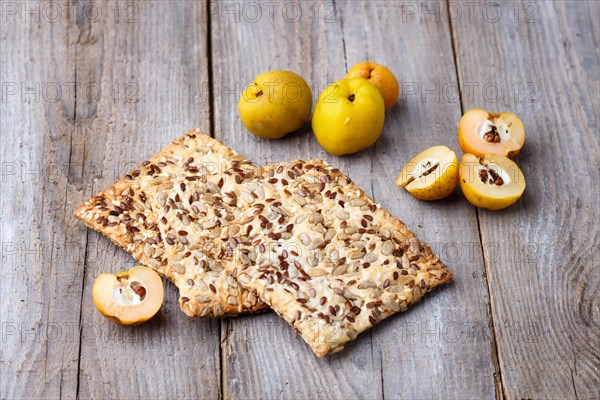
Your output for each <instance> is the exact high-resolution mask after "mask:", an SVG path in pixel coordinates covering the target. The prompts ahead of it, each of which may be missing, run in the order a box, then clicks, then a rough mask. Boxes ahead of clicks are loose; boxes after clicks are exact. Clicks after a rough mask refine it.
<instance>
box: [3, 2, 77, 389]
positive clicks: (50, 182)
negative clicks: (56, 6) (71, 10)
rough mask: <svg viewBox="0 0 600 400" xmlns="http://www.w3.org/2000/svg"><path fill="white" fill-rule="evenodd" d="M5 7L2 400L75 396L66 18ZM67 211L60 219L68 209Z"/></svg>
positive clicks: (73, 160) (72, 159)
mask: <svg viewBox="0 0 600 400" xmlns="http://www.w3.org/2000/svg"><path fill="white" fill-rule="evenodd" d="M5 5H7V4H3V5H2V18H3V21H2V23H0V47H1V49H2V50H1V56H0V82H2V83H1V84H2V92H1V94H2V99H1V100H0V101H1V106H0V109H1V111H0V138H1V150H0V157H1V168H2V174H1V177H0V179H1V183H0V193H1V195H0V196H1V203H2V212H1V214H2V224H1V228H0V231H1V232H2V233H1V242H2V279H1V280H0V307H1V312H0V315H1V319H2V343H1V344H0V346H1V348H2V350H1V353H0V358H1V368H0V370H1V372H0V374H1V375H0V382H1V384H0V397H2V398H58V397H59V396H64V397H65V398H74V397H75V393H76V390H77V376H78V375H77V360H78V352H79V329H78V324H79V312H80V307H79V299H80V297H81V290H82V288H81V281H82V278H83V274H82V269H81V266H82V265H83V260H84V248H85V236H84V237H80V236H77V235H76V233H77V232H78V231H79V229H78V226H77V225H78V224H77V223H76V222H75V221H73V220H72V219H71V217H70V215H69V212H68V210H69V209H70V208H72V207H73V206H74V204H75V203H77V202H78V201H80V200H82V196H81V195H80V193H78V192H77V190H75V188H74V186H73V185H72V183H71V179H72V178H71V177H72V175H73V174H76V173H77V170H78V169H80V168H81V163H82V157H81V156H80V155H77V154H75V155H73V154H71V146H70V142H71V138H72V136H73V133H74V127H73V121H72V117H73V113H74V97H73V96H72V94H71V93H72V92H70V91H69V90H70V89H69V87H68V86H67V85H68V83H72V82H74V71H75V69H74V57H73V55H74V48H73V47H72V46H71V41H72V37H71V36H70V30H69V24H68V21H67V20H66V19H64V18H62V19H60V20H57V21H55V22H54V23H50V22H48V20H46V19H44V18H42V16H41V15H40V14H39V13H37V12H36V11H35V9H34V10H33V11H32V12H31V13H29V14H27V13H25V12H24V10H23V8H22V7H24V3H23V2H11V4H10V5H9V6H14V7H12V8H10V9H7V8H5ZM65 211H66V213H65Z"/></svg>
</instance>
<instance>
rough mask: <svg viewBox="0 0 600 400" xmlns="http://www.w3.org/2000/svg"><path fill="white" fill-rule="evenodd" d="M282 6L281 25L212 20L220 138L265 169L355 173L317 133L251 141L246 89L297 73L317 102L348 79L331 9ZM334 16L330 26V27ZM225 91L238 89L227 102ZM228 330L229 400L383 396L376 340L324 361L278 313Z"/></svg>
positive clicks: (221, 16) (233, 323)
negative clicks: (260, 80) (282, 72)
mask: <svg viewBox="0 0 600 400" xmlns="http://www.w3.org/2000/svg"><path fill="white" fill-rule="evenodd" d="M229 4H234V3H229ZM235 4H243V3H235ZM277 4H278V8H277V11H276V12H275V13H274V14H273V18H270V17H269V15H268V14H263V17H262V19H261V20H260V21H256V22H252V20H251V19H250V18H243V15H242V14H241V13H240V14H239V15H240V16H241V18H239V19H238V20H236V19H235V18H234V15H231V14H226V9H225V8H219V9H217V13H216V14H215V15H214V16H213V18H212V48H213V72H214V83H215V87H216V90H215V93H216V97H215V100H216V101H215V137H216V138H217V139H219V140H221V141H223V142H224V143H225V144H227V145H229V146H231V147H232V148H234V149H236V150H237V151H238V152H240V153H241V154H243V155H245V156H246V157H248V158H249V159H250V160H252V161H254V162H256V163H258V164H261V163H266V162H276V161H286V160H293V159H298V158H303V159H309V158H323V159H325V160H328V161H330V162H331V163H332V164H335V165H337V166H339V167H340V168H342V169H343V170H345V171H347V170H348V169H347V166H348V160H344V159H339V158H334V157H331V156H330V155H328V154H326V153H325V152H324V151H323V150H322V149H321V148H320V147H319V145H318V144H317V142H316V140H315V139H314V137H313V135H312V133H311V131H310V126H307V127H306V128H305V129H301V130H300V132H297V133H292V134H290V135H288V136H286V137H285V138H284V139H281V140H271V141H267V140H259V139H257V138H255V137H254V136H253V135H251V134H250V133H249V132H248V131H247V130H246V129H245V128H244V127H243V125H242V123H241V121H240V119H239V113H238V111H237V106H236V104H237V100H238V97H239V94H240V93H241V89H242V88H243V87H244V86H245V85H246V84H248V83H250V82H252V80H253V79H254V77H255V76H256V75H258V74H260V73H262V72H265V71H268V70H271V69H289V70H292V71H294V72H296V73H298V74H300V75H301V76H303V77H304V78H305V79H306V80H307V82H308V84H309V86H311V88H312V90H313V98H314V99H315V101H316V97H317V96H318V95H319V94H320V92H321V90H322V89H323V88H324V86H325V85H326V84H327V83H328V82H333V81H335V80H337V79H339V77H343V76H344V75H345V72H346V71H345V69H344V49H343V39H342V32H341V25H340V23H339V20H338V19H337V17H336V16H335V15H333V16H331V15H330V14H331V12H332V11H333V8H332V7H331V3H312V2H306V3H299V2H282V3H279V2H277ZM295 6H300V7H301V8H300V9H301V10H302V11H301V12H300V13H301V14H300V16H299V17H297V18H292V16H293V15H298V14H291V13H292V11H293V9H292V7H295ZM242 7H243V5H242ZM286 7H290V8H289V9H288V10H289V15H287V14H283V10H284V9H286ZM315 9H316V11H315ZM316 13H318V15H317V14H316ZM327 17H329V18H330V19H328V21H330V22H326V21H325V19H326V18H327ZM218 88H236V89H235V91H234V92H233V93H230V94H224V93H222V94H223V95H221V94H219V91H218ZM221 92H223V91H222V90H221ZM357 165H358V164H357ZM350 173H351V175H356V174H352V172H350ZM364 176H366V173H363V177H364ZM353 177H355V176H353ZM367 182H368V181H367V180H365V179H363V182H361V183H367ZM222 331H223V333H224V336H223V338H222V339H223V342H224V348H223V355H222V357H223V373H224V377H223V385H224V394H225V396H226V397H227V398H260V399H265V398H285V399H294V398H345V399H352V398H380V397H382V387H381V360H380V355H379V354H378V353H374V352H372V351H371V350H372V346H371V340H370V335H369V334H368V333H367V334H365V335H362V336H360V338H359V340H356V341H355V343H353V344H351V345H350V346H348V348H347V349H346V350H345V351H343V352H341V353H338V354H335V355H333V356H331V357H328V358H325V359H318V358H316V357H315V356H314V354H313V353H312V351H311V350H310V348H309V347H308V346H307V345H306V344H305V343H304V342H303V341H302V340H301V339H300V338H299V336H298V335H297V334H296V333H295V332H294V331H293V330H292V328H291V327H289V326H288V324H287V323H286V322H285V321H284V320H282V319H281V318H279V317H277V316H276V315H275V314H274V313H268V314H264V315H259V316H252V317H241V318H235V319H230V320H228V321H227V322H225V323H224V327H223V329H222ZM332 382H335V384H333V383H332Z"/></svg>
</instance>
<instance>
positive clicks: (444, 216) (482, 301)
mask: <svg viewBox="0 0 600 400" xmlns="http://www.w3.org/2000/svg"><path fill="white" fill-rule="evenodd" d="M337 4H338V6H339V7H340V11H341V14H340V18H341V20H342V22H343V27H344V39H345V46H346V51H347V63H348V67H350V66H352V65H354V64H355V63H357V62H360V61H365V60H375V61H377V62H379V63H381V64H384V65H386V66H389V67H390V68H391V69H392V71H393V72H394V73H395V74H396V76H397V78H398V80H399V81H400V82H401V91H402V92H403V93H402V94H401V96H400V101H399V104H397V105H396V106H395V107H394V108H393V109H392V110H390V111H389V112H388V113H387V115H386V121H385V128H384V132H383V133H382V137H381V138H380V139H379V141H378V142H377V143H376V145H375V147H374V148H372V149H369V150H367V151H365V152H364V153H363V154H364V155H365V156H366V157H365V158H363V157H358V159H357V160H355V159H354V158H353V159H352V160H351V162H352V164H354V165H355V164H356V163H357V162H358V163H359V165H360V166H361V169H363V170H364V171H366V173H365V174H364V175H365V176H364V179H363V177H362V176H360V174H359V178H360V179H361V180H363V181H364V182H362V184H363V186H364V187H369V186H368V185H369V184H371V185H372V194H373V195H374V198H375V199H376V200H377V201H378V202H380V203H381V204H382V205H383V206H384V207H386V208H388V209H389V210H390V211H391V212H392V213H393V214H394V215H396V216H398V217H400V218H401V219H402V220H403V221H404V222H405V223H407V225H408V227H409V228H411V229H412V230H413V231H414V232H415V233H416V234H417V235H418V236H419V237H420V238H422V239H423V240H425V241H426V242H429V243H430V244H431V245H432V248H433V249H434V251H436V252H437V253H438V254H439V255H440V257H441V258H442V260H444V261H445V262H446V263H447V264H448V266H449V268H450V270H451V271H453V273H454V274H455V279H454V282H453V283H452V284H451V285H450V286H448V287H444V288H440V289H438V292H435V293H431V294H430V295H428V296H426V297H425V298H424V299H423V300H422V303H420V304H417V305H415V306H414V308H413V309H412V310H410V311H409V312H407V313H405V314H403V315H398V316H396V317H394V318H390V320H389V321H385V322H384V323H382V324H381V325H380V326H378V327H376V328H375V329H374V330H373V332H372V337H373V346H374V352H379V353H380V354H381V360H382V371H383V389H384V395H385V396H384V397H385V398H458V397H460V398H493V397H494V393H495V390H496V389H495V385H494V375H495V370H494V363H493V355H492V350H493V346H492V341H491V339H490V336H489V335H488V325H489V320H488V307H489V303H488V302H489V299H488V296H487V289H486V285H485V282H484V280H483V279H482V276H483V272H484V267H483V262H482V261H483V258H482V254H481V246H480V242H479V236H478V229H477V220H476V215H475V212H474V211H473V210H471V209H470V207H469V206H468V204H466V202H465V201H464V200H462V199H461V198H460V196H459V195H458V194H454V195H453V196H451V197H450V198H449V199H446V200H443V201H439V202H432V203H428V202H421V201H419V200H416V199H414V198H413V197H412V196H410V195H409V194H408V193H407V192H406V191H405V190H404V189H401V188H398V187H396V186H395V184H394V181H395V179H396V178H397V176H398V174H399V172H400V169H401V168H402V166H403V165H404V163H406V162H408V161H409V160H410V158H412V157H413V156H414V155H416V154H417V153H419V152H420V151H422V150H424V149H426V148H428V147H430V146H434V145H446V146H448V147H450V148H451V149H453V150H455V151H457V152H458V151H460V149H459V147H458V144H457V141H456V134H455V128H454V123H455V122H454V121H458V118H459V117H460V104H459V103H458V101H453V98H452V96H449V97H444V89H443V88H444V87H445V86H447V84H450V83H452V82H455V81H456V69H455V66H454V60H453V53H452V44H451V41H450V29H449V25H448V22H447V20H445V19H442V18H440V19H439V21H438V20H436V19H435V18H431V17H430V18H427V19H425V20H424V21H422V20H421V19H420V18H419V16H418V14H417V13H415V15H412V13H411V12H409V11H410V9H408V8H405V7H404V6H391V5H390V4H389V3H388V2H385V1H374V2H355V1H348V2H344V3H342V4H340V3H339V2H338V3H337ZM435 4H438V5H439V3H428V4H427V7H433V6H435ZM405 5H406V4H405ZM408 5H409V6H410V5H416V6H423V5H417V4H416V3H412V4H408ZM442 5H443V3H442ZM427 91H429V94H427V93H428V92H427ZM456 98H458V97H456Z"/></svg>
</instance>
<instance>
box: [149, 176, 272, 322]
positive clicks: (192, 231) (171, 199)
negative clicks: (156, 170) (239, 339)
mask: <svg viewBox="0 0 600 400" xmlns="http://www.w3.org/2000/svg"><path fill="white" fill-rule="evenodd" d="M254 172H255V168H254V167H253V166H249V165H233V166H232V167H231V168H227V169H224V170H223V171H221V173H220V174H214V175H206V176H205V177H204V178H205V179H197V180H193V181H189V180H187V179H188V176H187V175H185V174H184V175H183V176H173V177H172V179H171V181H172V182H173V183H174V187H173V188H172V189H168V190H164V191H160V192H158V194H157V200H158V201H157V205H158V208H157V211H156V212H157V215H158V221H159V222H158V227H159V230H160V233H161V236H162V237H163V238H164V246H165V255H166V257H167V258H168V259H169V262H170V265H171V268H172V270H173V276H172V279H173V281H174V282H175V283H176V284H177V287H178V288H179V291H180V296H182V299H183V303H182V308H183V309H184V310H187V311H186V312H188V313H193V314H195V315H200V316H201V317H210V316H221V315H223V307H225V305H226V307H227V309H228V310H229V313H228V314H229V315H231V314H233V313H232V312H231V310H236V309H237V310H238V312H241V311H243V310H252V309H253V308H257V307H264V308H266V305H265V304H264V303H263V302H262V301H261V300H260V298H259V297H258V296H257V295H256V293H255V292H254V291H248V290H245V289H244V288H242V287H240V286H239V285H238V282H237V281H236V280H235V279H234V278H233V277H232V276H231V275H230V274H229V273H227V272H224V271H225V267H226V266H227V263H228V262H231V257H232V254H225V252H223V251H222V249H223V248H224V246H223V245H221V244H222V243H229V242H230V241H235V238H236V236H237V235H238V234H239V231H240V225H239V220H238V218H239V217H240V215H241V213H242V212H243V209H244V208H247V207H248V203H253V202H254V201H255V199H256V198H258V195H256V194H253V192H251V191H250V190H249V188H252V187H254V186H255V183H254V181H255V178H254ZM254 196H257V197H256V198H255V197H254ZM190 275H192V276H193V278H190ZM192 299H194V300H195V301H193V302H192V301H191V300H192Z"/></svg>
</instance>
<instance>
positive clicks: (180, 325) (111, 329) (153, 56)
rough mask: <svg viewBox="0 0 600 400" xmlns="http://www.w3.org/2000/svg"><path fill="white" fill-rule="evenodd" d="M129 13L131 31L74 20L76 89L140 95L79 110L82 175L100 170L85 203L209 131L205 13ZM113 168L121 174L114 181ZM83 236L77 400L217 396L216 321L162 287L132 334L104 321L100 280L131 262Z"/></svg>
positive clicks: (100, 240)
mask: <svg viewBox="0 0 600 400" xmlns="http://www.w3.org/2000/svg"><path fill="white" fill-rule="evenodd" d="M118 4H121V3H118ZM128 4H135V10H136V13H135V15H134V16H133V17H134V19H133V20H131V21H130V22H128V23H127V22H125V21H123V20H121V21H120V22H115V20H114V19H112V18H111V19H106V20H103V21H102V22H100V23H93V24H88V23H87V21H85V19H83V20H82V21H77V29H78V31H79V34H80V36H79V38H80V40H79V42H78V43H77V50H76V55H77V78H78V80H81V81H82V82H88V81H90V82H99V83H100V85H101V86H114V85H115V83H117V82H118V83H119V84H121V85H123V84H125V85H127V86H129V87H133V88H137V91H133V90H132V89H130V90H132V91H131V92H128V93H124V95H127V96H128V97H125V98H123V97H122V98H120V99H118V101H115V100H116V99H114V98H102V99H101V101H100V102H98V103H97V104H82V105H80V104H79V102H78V106H77V119H78V123H79V125H80V129H81V130H80V132H81V137H82V140H81V142H80V143H81V147H80V148H78V151H79V152H82V153H83V154H85V155H86V164H85V166H86V167H88V166H89V165H98V166H100V168H99V171H100V174H99V175H97V176H94V175H92V171H90V169H89V168H86V169H84V177H85V179H84V181H86V182H87V181H92V182H93V184H92V188H90V189H88V190H86V194H87V195H88V196H89V195H91V194H93V193H95V192H97V191H98V190H100V189H102V188H104V187H106V186H107V185H109V184H111V183H112V182H113V181H115V180H116V179H117V178H118V177H120V176H122V175H123V174H124V173H126V170H128V169H129V168H130V167H133V166H135V165H139V164H140V163H141V162H142V161H143V160H144V159H146V158H147V157H148V156H150V155H151V154H153V153H155V152H157V151H159V150H161V149H162V148H163V147H165V146H166V145H167V144H168V143H169V142H170V141H171V140H173V139H175V138H177V137H179V136H180V135H181V134H183V133H185V132H186V131H188V130H189V129H193V128H194V127H196V126H199V127H200V128H201V129H203V130H204V131H208V130H209V129H210V128H209V103H208V102H207V101H206V98H202V97H201V96H202V90H203V88H202V84H203V83H204V82H207V80H208V62H207V57H206V50H207V47H206V45H207V44H206V40H202V38H206V32H207V31H206V23H205V22H204V21H203V19H204V12H205V8H204V4H203V3H201V2H184V1H182V2H165V1H150V2H137V3H128ZM107 5H109V4H108V3H107ZM121 7H122V5H121ZM129 11H130V12H131V10H129ZM123 87H125V86H123ZM90 141H91V143H90ZM132 164H133V165H132ZM115 169H119V172H118V173H117V174H116V176H115V175H113V173H112V171H114V170H115ZM85 232H88V236H89V238H90V241H89V243H88V247H87V259H86V265H87V268H86V274H85V279H84V290H83V298H82V319H81V325H82V329H83V331H82V332H83V334H82V342H81V345H82V347H81V360H80V379H79V381H80V385H79V397H81V398H91V397H100V398H153V397H156V396H157V395H159V396H160V397H162V398H216V397H218V396H219V393H220V388H219V385H220V378H219V376H220V369H219V368H220V363H219V352H218V346H219V335H218V334H219V331H218V329H219V328H218V324H219V322H218V321H215V320H192V319H189V318H187V317H186V316H185V315H184V314H183V313H182V312H181V311H180V309H179V304H178V301H177V299H178V295H177V290H176V289H175V287H174V286H173V285H172V284H171V283H169V282H166V281H165V286H166V287H165V288H166V292H165V304H164V305H163V308H162V310H161V312H160V313H159V315H158V316H157V317H155V318H154V319H152V320H151V321H150V322H149V323H147V324H144V325H143V326H140V327H136V328H133V329H132V328H128V327H122V326H120V325H117V324H113V323H110V322H108V321H107V320H105V319H104V318H103V317H102V316H101V315H100V314H99V313H98V312H96V310H95V309H94V304H93V302H92V298H91V288H92V285H93V282H94V279H95V277H96V276H97V274H98V273H100V272H102V271H112V272H117V271H119V270H122V269H126V268H129V267H131V266H133V265H135V262H134V261H133V259H132V258H131V257H130V256H129V255H128V254H126V253H125V252H124V251H122V250H120V249H117V248H115V246H114V245H113V244H112V243H111V242H110V241H109V240H107V239H106V238H104V237H102V236H100V235H98V234H96V233H95V232H89V231H87V230H86V228H84V227H83V226H82V227H81V228H80V234H84V233H85ZM86 329H93V330H94V331H93V332H86ZM86 333H87V335H86ZM94 333H97V334H96V335H94Z"/></svg>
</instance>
